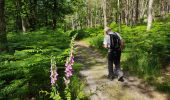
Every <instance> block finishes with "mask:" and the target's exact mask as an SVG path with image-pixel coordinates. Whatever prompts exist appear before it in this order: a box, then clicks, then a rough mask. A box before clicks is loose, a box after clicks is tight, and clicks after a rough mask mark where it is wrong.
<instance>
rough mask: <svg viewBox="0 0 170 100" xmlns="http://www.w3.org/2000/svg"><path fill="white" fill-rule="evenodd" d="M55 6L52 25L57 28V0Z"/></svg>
mask: <svg viewBox="0 0 170 100" xmlns="http://www.w3.org/2000/svg"><path fill="white" fill-rule="evenodd" d="M53 2H54V7H53V15H52V16H53V21H52V27H53V30H54V29H55V28H56V23H57V20H56V10H57V1H56V0H54V1H53Z"/></svg>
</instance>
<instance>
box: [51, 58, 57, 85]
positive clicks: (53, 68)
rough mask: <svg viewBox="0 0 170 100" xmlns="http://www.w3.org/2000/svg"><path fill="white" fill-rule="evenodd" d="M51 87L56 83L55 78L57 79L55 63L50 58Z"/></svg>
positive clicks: (53, 59)
mask: <svg viewBox="0 0 170 100" xmlns="http://www.w3.org/2000/svg"><path fill="white" fill-rule="evenodd" d="M50 72H51V75H50V78H51V85H55V83H56V81H57V77H58V73H57V66H56V62H55V58H54V57H53V58H51V71H50Z"/></svg>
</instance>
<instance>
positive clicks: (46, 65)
mask: <svg viewBox="0 0 170 100" xmlns="http://www.w3.org/2000/svg"><path fill="white" fill-rule="evenodd" d="M70 40H71V38H70V37H69V36H68V35H67V33H65V32H63V31H62V30H55V31H52V30H48V29H45V28H41V29H40V30H38V31H34V32H27V33H12V32H11V33H8V41H9V42H8V44H9V53H1V54H0V99H3V100H14V99H15V100H25V99H32V98H35V99H38V100H39V99H40V100H41V99H46V100H47V99H48V97H47V96H44V95H41V94H40V91H41V90H47V91H50V88H51V86H50V85H51V84H50V59H51V56H52V55H53V56H55V57H56V63H57V68H58V73H59V78H60V79H61V80H60V81H59V84H60V86H59V87H60V88H59V90H62V87H64V82H63V81H62V80H63V76H64V68H65V66H64V65H65V60H66V58H67V57H68V55H69V50H70V48H69V44H70ZM80 65H81V64H75V72H77V71H78V70H79V67H81V66H80ZM77 83H78V84H77ZM71 84H72V87H71V92H73V93H72V94H73V97H75V95H80V96H81V95H82V94H83V93H82V92H80V91H81V90H82V86H83V83H81V82H80V80H79V77H78V75H77V74H75V75H74V76H73V78H72V83H71ZM63 94H64V91H63Z"/></svg>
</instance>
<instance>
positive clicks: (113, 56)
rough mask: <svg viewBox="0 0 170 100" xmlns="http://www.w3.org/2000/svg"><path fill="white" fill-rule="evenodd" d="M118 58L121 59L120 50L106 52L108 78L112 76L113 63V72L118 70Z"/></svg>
mask: <svg viewBox="0 0 170 100" xmlns="http://www.w3.org/2000/svg"><path fill="white" fill-rule="evenodd" d="M120 57H121V50H109V51H108V71H109V75H108V76H113V75H114V72H113V63H114V65H115V70H119V69H120Z"/></svg>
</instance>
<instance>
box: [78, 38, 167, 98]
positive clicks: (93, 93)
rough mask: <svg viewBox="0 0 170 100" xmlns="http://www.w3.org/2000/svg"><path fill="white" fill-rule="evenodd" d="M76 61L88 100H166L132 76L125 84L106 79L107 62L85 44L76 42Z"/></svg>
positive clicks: (163, 96) (163, 95)
mask: <svg viewBox="0 0 170 100" xmlns="http://www.w3.org/2000/svg"><path fill="white" fill-rule="evenodd" d="M76 48H77V52H78V54H77V56H76V60H78V62H81V63H83V65H84V68H83V69H82V70H81V71H80V74H81V75H82V76H83V77H84V79H85V80H86V84H87V85H86V87H85V92H86V94H87V95H89V96H90V97H89V99H90V100H168V97H167V95H166V94H162V93H159V92H157V91H155V90H154V88H153V87H151V86H149V85H147V84H146V83H145V82H143V81H142V80H141V79H138V78H137V77H134V76H128V77H126V78H125V82H119V81H117V79H114V80H113V81H110V80H108V79H107V60H106V58H105V57H103V56H102V55H101V54H100V53H99V52H98V51H96V50H94V49H92V48H90V47H89V46H88V45H87V44H86V43H85V42H82V41H79V42H76Z"/></svg>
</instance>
